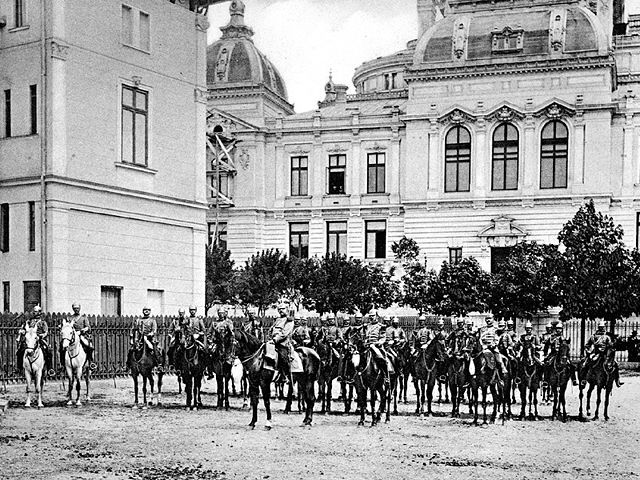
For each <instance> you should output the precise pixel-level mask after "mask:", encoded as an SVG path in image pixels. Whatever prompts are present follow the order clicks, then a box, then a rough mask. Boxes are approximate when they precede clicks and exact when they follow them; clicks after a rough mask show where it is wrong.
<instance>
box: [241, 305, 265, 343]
mask: <svg viewBox="0 0 640 480" xmlns="http://www.w3.org/2000/svg"><path fill="white" fill-rule="evenodd" d="M243 327H244V331H245V332H247V333H249V334H251V335H253V336H254V337H256V338H257V339H258V341H260V342H262V343H264V327H263V326H262V322H261V321H260V320H259V319H257V318H256V314H255V313H254V312H249V321H248V322H246V323H245V324H244V325H243Z"/></svg>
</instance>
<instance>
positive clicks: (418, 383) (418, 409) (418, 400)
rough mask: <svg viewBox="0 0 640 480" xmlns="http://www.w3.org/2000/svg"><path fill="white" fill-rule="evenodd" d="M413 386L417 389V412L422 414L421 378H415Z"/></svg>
mask: <svg viewBox="0 0 640 480" xmlns="http://www.w3.org/2000/svg"><path fill="white" fill-rule="evenodd" d="M413 386H414V387H415V389H416V414H417V415H420V380H418V379H417V378H414V379H413Z"/></svg>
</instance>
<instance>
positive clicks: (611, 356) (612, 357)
mask: <svg viewBox="0 0 640 480" xmlns="http://www.w3.org/2000/svg"><path fill="white" fill-rule="evenodd" d="M603 356H604V364H605V365H606V366H611V365H613V363H614V362H615V361H616V348H615V347H614V346H613V345H611V346H608V347H607V348H606V349H605V351H604V354H603Z"/></svg>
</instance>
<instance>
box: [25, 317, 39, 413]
mask: <svg viewBox="0 0 640 480" xmlns="http://www.w3.org/2000/svg"><path fill="white" fill-rule="evenodd" d="M36 330H37V328H36V327H26V332H25V334H24V341H25V344H26V348H25V351H24V357H23V359H24V360H23V362H24V363H23V365H24V376H25V378H26V381H27V401H26V402H25V404H24V406H25V407H30V406H31V392H30V390H29V387H30V385H31V382H33V385H34V388H35V391H36V395H37V396H38V408H42V407H44V404H43V403H42V390H43V388H44V353H43V352H42V348H41V346H40V337H38V334H37V332H36Z"/></svg>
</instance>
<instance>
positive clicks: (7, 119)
mask: <svg viewBox="0 0 640 480" xmlns="http://www.w3.org/2000/svg"><path fill="white" fill-rule="evenodd" d="M4 136H5V137H10V136H11V90H5V91H4Z"/></svg>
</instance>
